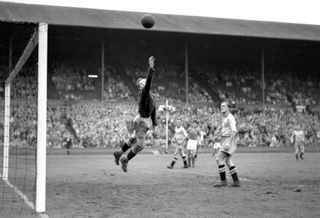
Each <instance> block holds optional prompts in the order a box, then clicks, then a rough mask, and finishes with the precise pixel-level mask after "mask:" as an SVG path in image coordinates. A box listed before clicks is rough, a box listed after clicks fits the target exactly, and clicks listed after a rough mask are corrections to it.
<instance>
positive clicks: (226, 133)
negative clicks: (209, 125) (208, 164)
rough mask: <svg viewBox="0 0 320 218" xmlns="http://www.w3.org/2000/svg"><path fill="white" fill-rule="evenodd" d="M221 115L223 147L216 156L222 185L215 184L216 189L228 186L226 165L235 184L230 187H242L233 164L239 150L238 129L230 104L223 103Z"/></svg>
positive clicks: (221, 146)
mask: <svg viewBox="0 0 320 218" xmlns="http://www.w3.org/2000/svg"><path fill="white" fill-rule="evenodd" d="M221 113H222V117H223V120H222V128H221V145H220V150H219V152H218V154H217V156H216V161H217V164H218V170H219V174H220V180H221V181H220V183H218V184H215V187H223V186H227V185H228V183H227V179H226V167H225V164H226V165H227V167H228V168H229V172H230V174H231V176H232V179H233V184H232V185H230V186H231V187H240V186H241V185H240V181H239V178H238V174H237V170H236V167H235V165H234V164H233V162H232V155H233V154H234V152H235V150H236V148H237V143H236V135H237V132H238V131H237V127H236V120H235V118H234V116H233V115H232V114H231V113H230V111H229V104H228V102H222V104H221Z"/></svg>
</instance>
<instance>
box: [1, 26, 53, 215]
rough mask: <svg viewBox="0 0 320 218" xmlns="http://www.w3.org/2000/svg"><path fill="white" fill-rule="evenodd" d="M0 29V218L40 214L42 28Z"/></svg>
mask: <svg viewBox="0 0 320 218" xmlns="http://www.w3.org/2000/svg"><path fill="white" fill-rule="evenodd" d="M0 27H1V31H3V32H5V33H6V34H4V35H6V36H7V37H5V36H2V37H4V38H2V39H1V41H2V42H1V46H2V47H3V48H4V49H3V50H4V51H5V52H2V53H1V60H0V68H1V69H0V74H1V77H0V176H1V179H0V217H2V216H7V215H8V214H30V213H34V212H44V210H45V209H44V208H45V197H44V196H45V167H46V165H45V160H46V159H45V158H46V155H45V151H46V150H45V149H46V139H45V138H46V124H45V123H46V105H47V103H46V90H45V91H44V92H43V89H44V88H43V87H46V82H43V81H44V77H45V81H46V73H47V72H46V41H45V46H43V45H41V44H40V39H43V36H45V40H47V39H46V37H47V35H46V34H47V33H46V31H47V29H46V28H47V25H46V24H45V25H44V27H41V24H40V25H35V24H33V25H30V24H14V23H1V24H0ZM41 30H43V31H45V34H42V35H41V33H40V32H41ZM40 45H41V46H40ZM43 48H45V50H43ZM43 51H44V52H45V53H43ZM41 52H42V55H41ZM43 59H45V60H44V61H43ZM44 63H45V64H44ZM43 69H44V70H43ZM39 72H41V73H42V74H40V73H39ZM41 90H42V93H41ZM39 102H41V103H40V104H39ZM43 119H44V121H43ZM39 120H40V121H39ZM39 143H41V144H42V146H39ZM39 152H40V153H39ZM40 154H41V157H39V155H40ZM39 164H40V165H39ZM39 174H40V175H39ZM40 176H41V177H40ZM39 201H42V203H41V204H39Z"/></svg>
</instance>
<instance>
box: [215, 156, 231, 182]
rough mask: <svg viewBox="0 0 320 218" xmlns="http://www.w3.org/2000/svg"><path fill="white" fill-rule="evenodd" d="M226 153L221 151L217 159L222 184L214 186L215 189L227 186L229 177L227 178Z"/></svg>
mask: <svg viewBox="0 0 320 218" xmlns="http://www.w3.org/2000/svg"><path fill="white" fill-rule="evenodd" d="M226 155H227V154H226V153H225V152H223V151H219V152H218V154H217V157H216V162H217V165H218V170H219V175H220V183H217V184H215V185H214V187H224V186H227V185H228V183H227V177H226V166H225V164H224V159H225V158H226Z"/></svg>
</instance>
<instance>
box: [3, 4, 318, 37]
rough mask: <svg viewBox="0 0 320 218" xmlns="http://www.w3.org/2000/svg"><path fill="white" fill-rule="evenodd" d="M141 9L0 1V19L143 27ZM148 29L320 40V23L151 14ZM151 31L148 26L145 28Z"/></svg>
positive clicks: (86, 25)
mask: <svg viewBox="0 0 320 218" xmlns="http://www.w3.org/2000/svg"><path fill="white" fill-rule="evenodd" d="M143 15H144V13H140V12H124V11H111V10H98V9H85V8H73V7H60V6H44V5H31V4H21V3H8V2H0V21H7V22H31V23H38V22H46V23H48V24H49V25H63V26H84V27H97V28H112V29H131V30H143V27H142V26H141V25H140V19H141V17H142V16H143ZM153 15H154V16H155V19H156V25H155V26H154V27H153V28H152V29H151V31H168V32H178V33H179V32H180V33H193V34H212V35H232V36H248V37H263V38H278V39H296V40H312V41H320V25H304V24H290V23H278V22H262V21H248V20H236V19H221V18H209V17H197V16H181V15H167V14H153ZM148 31H150V30H148Z"/></svg>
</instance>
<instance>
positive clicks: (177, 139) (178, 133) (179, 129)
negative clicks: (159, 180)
mask: <svg viewBox="0 0 320 218" xmlns="http://www.w3.org/2000/svg"><path fill="white" fill-rule="evenodd" d="M174 132H175V133H174V136H173V138H172V140H171V141H172V142H173V143H174V144H175V147H176V149H175V151H174V154H173V160H172V162H171V164H170V165H169V166H167V168H168V169H172V168H173V166H174V164H175V163H176V161H177V160H178V154H180V156H181V157H182V160H183V164H184V166H183V168H188V164H187V160H186V155H185V154H184V147H185V143H186V139H187V137H188V134H187V131H186V130H185V129H184V127H183V126H182V121H181V120H180V119H177V125H176V127H175V130H174Z"/></svg>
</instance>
